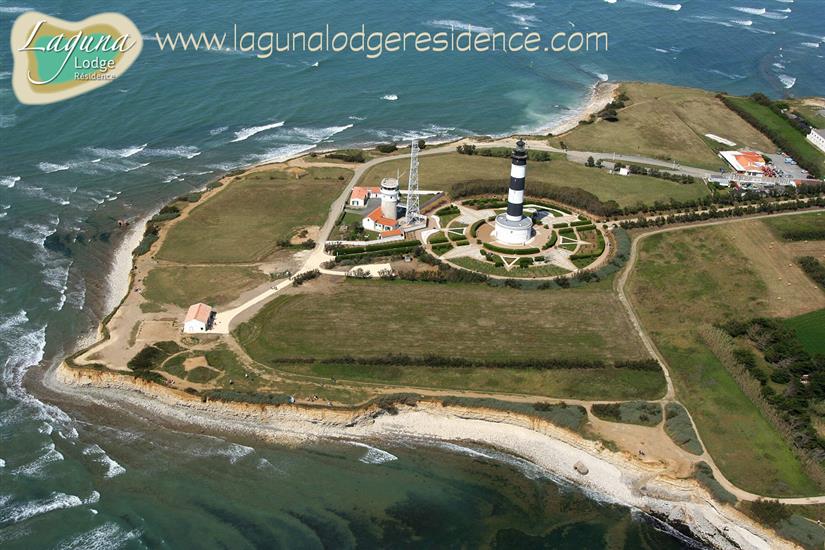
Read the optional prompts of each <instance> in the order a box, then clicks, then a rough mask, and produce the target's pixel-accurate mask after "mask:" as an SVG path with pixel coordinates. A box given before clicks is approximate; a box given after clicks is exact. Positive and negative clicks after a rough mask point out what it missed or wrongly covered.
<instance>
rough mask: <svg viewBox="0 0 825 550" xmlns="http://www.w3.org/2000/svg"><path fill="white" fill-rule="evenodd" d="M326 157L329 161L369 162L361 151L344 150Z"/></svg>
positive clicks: (328, 154)
mask: <svg viewBox="0 0 825 550" xmlns="http://www.w3.org/2000/svg"><path fill="white" fill-rule="evenodd" d="M325 156H326V158H329V159H337V160H343V161H344V162H365V161H366V160H367V159H366V157H365V156H364V151H362V150H360V149H344V150H341V151H334V152H332V153H327V154H326V155H325Z"/></svg>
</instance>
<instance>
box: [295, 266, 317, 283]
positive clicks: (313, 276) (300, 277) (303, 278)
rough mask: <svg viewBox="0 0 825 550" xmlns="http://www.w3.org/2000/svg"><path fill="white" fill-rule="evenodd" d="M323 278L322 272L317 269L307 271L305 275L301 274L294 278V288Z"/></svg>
mask: <svg viewBox="0 0 825 550" xmlns="http://www.w3.org/2000/svg"><path fill="white" fill-rule="evenodd" d="M320 276H321V272H320V271H318V270H317V269H313V270H311V271H305V272H303V273H299V274H298V275H295V276H294V277H293V278H292V286H301V285H302V284H304V283H305V282H307V281H311V280H312V279H317V278H318V277H320Z"/></svg>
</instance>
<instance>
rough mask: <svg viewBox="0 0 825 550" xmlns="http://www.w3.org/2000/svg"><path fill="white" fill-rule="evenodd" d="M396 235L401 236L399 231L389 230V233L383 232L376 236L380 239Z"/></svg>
mask: <svg viewBox="0 0 825 550" xmlns="http://www.w3.org/2000/svg"><path fill="white" fill-rule="evenodd" d="M397 235H403V233H402V232H401V230H400V229H390V230H389V231H383V232H381V233H379V234H378V236H379V237H381V238H382V239H383V238H385V237H395V236H397Z"/></svg>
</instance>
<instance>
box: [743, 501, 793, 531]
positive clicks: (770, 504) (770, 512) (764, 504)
mask: <svg viewBox="0 0 825 550" xmlns="http://www.w3.org/2000/svg"><path fill="white" fill-rule="evenodd" d="M748 510H749V511H750V512H751V514H752V515H753V516H754V517H755V518H756V519H757V520H759V521H760V522H761V523H763V524H765V525H770V526H771V527H775V526H777V525H779V524H780V523H781V522H782V521H784V520H786V519H789V518H790V517H791V511H790V509H789V508H788V507H787V506H785V505H784V504H782V503H781V502H779V501H778V500H769V499H759V500H756V501H754V502H751V503H749V505H748Z"/></svg>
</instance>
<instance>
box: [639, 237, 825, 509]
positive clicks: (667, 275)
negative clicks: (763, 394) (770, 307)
mask: <svg viewBox="0 0 825 550" xmlns="http://www.w3.org/2000/svg"><path fill="white" fill-rule="evenodd" d="M628 290H629V295H630V298H631V300H632V302H633V303H634V307H635V308H636V310H637V311H638V313H639V316H640V319H641V321H642V325H643V326H644V327H645V328H646V329H647V330H648V331H649V333H650V335H651V337H652V338H653V340H654V342H655V343H656V346H657V347H658V348H659V351H660V352H661V353H662V354H663V355H664V357H665V358H666V360H667V362H668V364H669V365H670V370H671V374H672V376H673V381H674V384H675V385H676V396H677V398H678V399H680V400H681V401H682V402H683V403H684V404H685V405H686V406H687V408H688V409H689V410H690V412H691V414H692V415H693V418H694V420H695V422H696V424H697V426H698V429H699V435H700V436H701V437H702V440H703V441H704V443H705V445H706V446H707V448H708V451H709V452H710V453H711V454H712V455H713V458H714V460H715V461H716V463H717V465H718V466H719V468H720V469H721V470H722V472H723V473H724V474H725V476H727V477H728V479H730V480H731V481H732V482H733V483H735V484H737V485H738V486H740V487H742V488H743V489H746V490H750V491H754V492H757V493H759V494H764V495H771V496H780V495H801V494H814V493H817V492H819V489H818V488H817V487H816V485H815V484H814V482H812V481H811V480H810V479H809V478H808V477H807V476H806V475H805V473H804V471H803V468H802V465H801V464H800V463H799V461H798V460H797V459H796V457H795V456H794V455H793V453H792V451H791V449H790V448H789V445H788V444H787V443H786V442H785V441H784V440H783V438H782V436H781V435H780V434H779V433H778V432H777V431H776V430H775V429H774V428H773V426H772V425H771V424H770V423H769V422H768V421H767V420H766V419H765V418H764V417H763V416H762V414H761V413H760V411H759V410H758V409H757V407H756V406H755V405H754V404H753V403H752V402H751V401H750V400H749V399H748V398H747V396H745V394H744V393H742V391H741V390H740V388H739V386H738V385H737V383H736V381H735V380H734V379H733V378H732V376H731V375H730V374H729V373H728V371H727V370H726V369H725V368H724V366H723V365H722V364H721V362H720V361H719V360H718V359H717V358H716V356H715V355H714V354H713V352H712V351H711V350H710V348H709V347H708V345H707V344H706V343H705V341H704V340H703V339H702V337H701V335H700V332H699V329H701V327H703V326H706V325H711V324H714V323H718V322H723V321H725V320H727V319H740V320H742V319H752V318H754V317H758V316H760V315H765V312H766V310H767V302H766V300H765V293H766V286H765V284H764V283H763V282H762V280H761V279H760V277H759V276H758V275H757V274H756V273H755V272H754V271H753V269H752V268H751V266H750V265H749V262H748V260H747V258H745V257H744V256H742V255H741V254H740V253H739V252H737V248H736V246H735V245H734V244H733V243H732V242H731V241H729V240H728V238H727V237H725V235H724V233H723V232H722V231H720V230H718V229H717V228H702V229H690V230H684V231H678V232H673V233H665V234H657V235H653V236H651V237H648V238H647V239H645V240H644V241H643V243H642V244H641V248H640V256H639V260H638V264H637V267H636V270H635V271H634V273H633V274H632V276H631V279H630V283H629V285H628Z"/></svg>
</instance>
